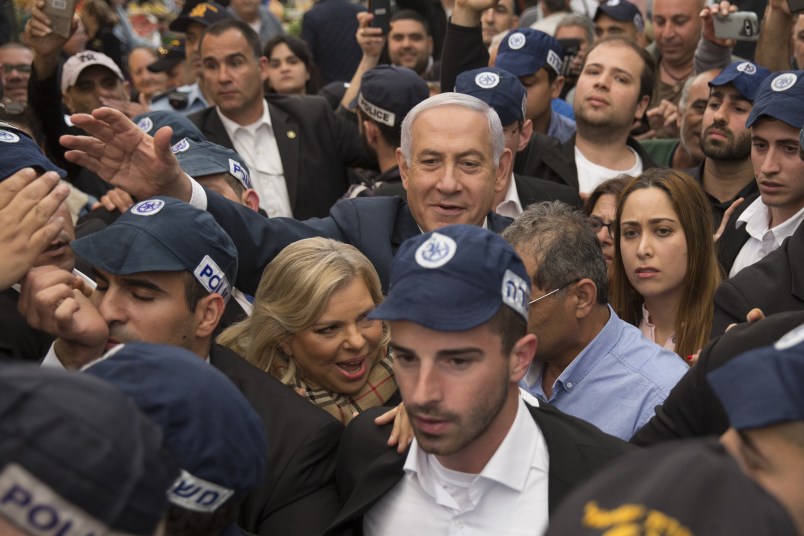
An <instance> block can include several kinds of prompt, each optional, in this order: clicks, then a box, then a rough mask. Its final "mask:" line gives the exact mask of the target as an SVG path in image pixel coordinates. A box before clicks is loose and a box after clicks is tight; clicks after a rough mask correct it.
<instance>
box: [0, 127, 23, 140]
mask: <svg viewBox="0 0 804 536" xmlns="http://www.w3.org/2000/svg"><path fill="white" fill-rule="evenodd" d="M0 141H2V142H5V143H17V142H18V141H20V137H19V136H17V135H16V134H14V133H13V132H9V131H8V130H2V129H0Z"/></svg>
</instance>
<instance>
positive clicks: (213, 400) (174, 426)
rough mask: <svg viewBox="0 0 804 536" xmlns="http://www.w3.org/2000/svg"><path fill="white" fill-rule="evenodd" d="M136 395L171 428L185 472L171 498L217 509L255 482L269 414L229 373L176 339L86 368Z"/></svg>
mask: <svg viewBox="0 0 804 536" xmlns="http://www.w3.org/2000/svg"><path fill="white" fill-rule="evenodd" d="M84 371H85V372H86V373H87V374H91V375H93V376H97V377H98V378H101V379H103V380H105V381H107V382H109V383H110V384H112V385H114V386H115V387H117V388H119V389H120V390H121V391H123V392H124V393H125V394H127V395H128V396H130V397H131V398H132V400H134V402H135V403H136V404H137V406H139V408H140V409H141V410H142V411H143V413H145V414H146V415H147V416H149V417H150V418H151V419H152V420H153V421H154V422H156V423H157V424H158V425H159V426H160V427H161V428H162V430H163V431H164V433H165V442H166V444H167V445H168V447H169V448H170V450H171V451H172V452H173V454H174V456H175V458H176V460H177V461H178V464H179V466H180V469H181V474H180V475H179V477H178V478H177V479H176V481H175V482H174V483H173V485H172V486H171V487H170V490H169V491H168V500H169V501H170V502H171V503H173V504H175V505H177V506H180V507H182V508H185V509H188V510H193V511H196V512H203V513H211V512H214V511H215V510H217V509H218V508H219V507H220V506H222V505H223V504H225V503H226V502H227V500H228V499H229V498H230V497H234V499H235V500H237V499H239V498H241V497H243V496H244V495H246V494H247V493H249V492H250V491H251V490H252V489H254V488H255V487H256V486H257V484H258V483H259V482H260V481H261V480H262V478H263V475H264V472H265V465H266V455H267V443H266V438H265V427H264V425H263V423H262V420H261V419H260V417H259V416H258V415H257V413H256V412H255V411H254V409H253V408H252V407H251V404H249V402H248V401H247V400H246V399H245V397H244V396H243V394H242V393H241V392H240V391H239V390H238V389H237V388H236V387H235V385H234V384H233V383H232V381H231V380H229V378H227V377H226V376H225V375H224V374H223V373H221V372H220V371H218V370H217V369H216V368H215V367H213V366H212V365H210V364H209V363H207V362H206V361H204V359H202V358H201V357H199V356H197V355H195V354H193V353H192V352H190V351H188V350H185V349H183V348H179V347H176V346H166V345H158V344H148V343H142V342H135V343H127V344H124V345H119V346H116V347H115V348H113V349H111V350H110V351H109V352H107V354H106V355H105V356H104V357H102V358H101V359H100V360H98V361H95V362H93V363H90V364H89V365H87V366H86V367H85V368H84Z"/></svg>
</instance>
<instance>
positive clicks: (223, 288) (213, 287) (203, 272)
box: [193, 255, 232, 300]
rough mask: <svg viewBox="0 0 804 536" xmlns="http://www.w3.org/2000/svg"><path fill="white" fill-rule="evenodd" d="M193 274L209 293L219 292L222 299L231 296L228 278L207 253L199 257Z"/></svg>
mask: <svg viewBox="0 0 804 536" xmlns="http://www.w3.org/2000/svg"><path fill="white" fill-rule="evenodd" d="M193 274H194V275H195V278H196V279H198V281H199V282H200V283H201V284H202V285H203V286H204V288H205V289H207V291H208V292H209V293H210V294H213V293H216V294H220V295H221V296H222V297H223V299H224V300H228V299H229V296H231V294H232V291H231V288H230V287H229V280H228V279H226V274H224V273H223V270H221V269H220V267H219V266H218V265H217V263H216V262H215V261H213V260H212V257H210V256H209V255H205V256H204V258H203V259H201V262H200V263H198V266H196V268H195V270H194V271H193Z"/></svg>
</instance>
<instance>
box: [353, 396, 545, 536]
mask: <svg viewBox="0 0 804 536" xmlns="http://www.w3.org/2000/svg"><path fill="white" fill-rule="evenodd" d="M548 469H549V456H548V454H547V444H546V443H545V440H544V436H543V435H542V432H541V430H540V429H539V427H538V426H537V425H536V423H535V422H534V420H533V418H532V416H531V414H530V411H528V408H527V407H526V405H525V402H524V401H523V400H522V399H521V398H520V400H519V406H518V408H517V414H516V418H515V419H514V423H513V425H512V426H511V429H510V430H509V431H508V434H507V435H506V436H505V439H504V440H503V442H502V443H501V444H500V446H499V447H498V448H497V452H495V453H494V455H493V456H492V457H491V459H490V460H489V462H488V463H487V464H486V467H484V468H483V471H481V472H480V474H478V475H473V474H467V473H459V472H456V471H451V470H449V469H447V468H445V467H443V466H442V465H441V464H440V463H439V462H438V460H437V459H436V457H435V455H433V454H427V453H425V452H424V451H423V450H421V448H419V445H418V443H417V442H416V440H415V439H414V440H413V443H411V445H410V449H409V451H408V457H407V460H406V462H405V475H404V476H403V477H402V479H401V480H400V481H399V482H398V483H397V484H396V485H395V486H394V487H393V488H391V490H390V491H388V493H386V494H385V495H384V496H383V497H382V498H381V499H380V500H379V501H378V502H377V504H375V505H374V506H373V507H372V508H371V509H369V511H368V512H367V513H366V515H365V516H364V519H363V529H364V533H365V534H366V535H367V536H380V535H382V536H411V535H413V534H415V535H416V536H421V535H430V534H432V535H438V536H444V535H469V536H480V535H483V536H486V535H488V534H494V535H495V536H496V535H525V534H527V535H533V534H541V533H542V532H544V530H545V528H547V518H548V513H547V512H548V510H547V481H548Z"/></svg>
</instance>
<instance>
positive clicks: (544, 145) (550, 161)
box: [514, 132, 660, 190]
mask: <svg viewBox="0 0 804 536" xmlns="http://www.w3.org/2000/svg"><path fill="white" fill-rule="evenodd" d="M626 143H627V145H628V146H629V147H631V148H632V149H633V150H634V151H636V153H637V154H638V155H639V158H640V159H641V160H642V169H650V168H655V167H660V166H659V165H658V164H657V163H656V162H654V161H653V159H652V158H651V157H650V155H649V154H648V153H647V152H646V151H645V149H644V148H643V147H642V146H641V145H640V144H639V142H638V141H636V140H635V139H633V138H631V137H629V138H628V141H627V142H626ZM514 171H515V172H516V173H523V174H525V175H530V176H531V177H539V178H540V179H545V180H548V181H553V182H558V183H561V184H566V185H568V186H572V187H573V188H575V189H576V190H577V189H578V168H577V167H576V166H575V135H573V136H572V137H571V138H570V139H569V140H567V141H566V142H564V143H561V142H560V141H559V140H557V139H556V138H553V137H552V136H548V135H547V134H541V133H539V132H534V133H533V136H532V137H531V138H530V143H529V144H528V146H527V147H526V148H525V149H524V150H523V151H520V152H518V153H517V155H516V160H514Z"/></svg>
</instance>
